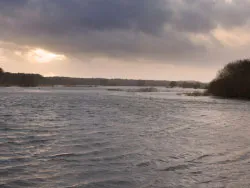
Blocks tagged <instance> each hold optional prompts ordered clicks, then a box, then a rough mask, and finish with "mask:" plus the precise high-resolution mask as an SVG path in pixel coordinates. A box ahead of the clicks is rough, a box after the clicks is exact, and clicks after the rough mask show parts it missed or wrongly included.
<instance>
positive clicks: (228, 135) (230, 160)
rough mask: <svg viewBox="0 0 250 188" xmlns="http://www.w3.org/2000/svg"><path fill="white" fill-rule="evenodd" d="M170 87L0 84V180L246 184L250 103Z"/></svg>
mask: <svg viewBox="0 0 250 188" xmlns="http://www.w3.org/2000/svg"><path fill="white" fill-rule="evenodd" d="M178 92H182V90H181V89H179V90H178V89H177V90H167V89H165V90H164V89H162V90H161V92H157V93H136V92H123V91H107V90H106V89H105V88H101V87H97V88H40V89H39V88H34V89H23V88H0V187H1V188H7V187H8V188H28V187H32V188H38V187H39V188H57V187H58V188H71V187H72V188H78V187H79V188H165V187H173V188H182V187H194V188H195V187H197V188H200V187H201V188H203V187H229V188H234V187H235V188H238V187H250V146H249V144H250V115H249V114H250V102H247V101H239V100H225V99H216V98H211V97H187V96H181V95H176V93H178Z"/></svg>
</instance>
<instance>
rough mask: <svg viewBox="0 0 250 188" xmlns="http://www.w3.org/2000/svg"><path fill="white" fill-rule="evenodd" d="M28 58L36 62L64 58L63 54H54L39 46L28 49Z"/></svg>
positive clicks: (61, 59) (47, 61)
mask: <svg viewBox="0 0 250 188" xmlns="http://www.w3.org/2000/svg"><path fill="white" fill-rule="evenodd" d="M28 58H29V60H30V61H36V62H38V63H49V62H52V61H63V60H65V59H66V57H65V56H64V55H61V54H55V53H52V52H49V51H46V50H43V49H40V48H37V49H34V50H31V51H29V52H28Z"/></svg>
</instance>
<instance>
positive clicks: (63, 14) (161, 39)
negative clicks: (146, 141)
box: [0, 0, 250, 61]
mask: <svg viewBox="0 0 250 188" xmlns="http://www.w3.org/2000/svg"><path fill="white" fill-rule="evenodd" d="M249 8H250V2H249V1H248V0H235V1H233V3H227V2H226V1H223V0H11V1H10V0H1V1H0V25H1V27H0V40H4V41H10V42H14V43H17V44H21V45H31V46H39V47H44V48H46V49H49V50H53V51H55V52H59V53H64V54H67V55H68V56H79V57H80V56H86V55H93V56H94V55H102V56H115V57H118V56H119V57H120V58H123V57H129V56H131V57H135V58H136V57H147V58H154V59H159V58H160V59H164V58H165V59H168V60H175V61H178V60H185V58H188V59H189V60H190V61H191V60H193V59H196V58H197V56H199V57H202V55H203V54H204V53H206V45H205V44H204V45H203V46H201V45H198V44H196V43H194V42H192V40H191V39H190V38H189V34H190V33H194V34H197V33H202V34H208V35H209V33H210V32H211V31H212V30H213V29H214V28H216V27H217V26H218V25H221V26H222V27H226V28H228V27H235V26H242V25H244V24H247V23H248V21H249V18H250V12H249ZM216 45H217V44H216Z"/></svg>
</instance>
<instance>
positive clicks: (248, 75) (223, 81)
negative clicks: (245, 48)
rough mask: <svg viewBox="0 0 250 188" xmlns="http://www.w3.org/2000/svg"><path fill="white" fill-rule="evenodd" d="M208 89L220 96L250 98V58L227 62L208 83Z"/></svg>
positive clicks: (209, 91)
mask: <svg viewBox="0 0 250 188" xmlns="http://www.w3.org/2000/svg"><path fill="white" fill-rule="evenodd" d="M207 91H208V93H210V94H212V95H214V96H219V97H226V98H247V99H250V59H244V60H238V61H234V62H232V63H229V64H227V65H226V66H225V67H224V68H223V69H222V70H220V71H219V73H218V75H217V77H216V78H215V79H214V80H213V81H212V82H211V83H210V84H209V85H208V90H207Z"/></svg>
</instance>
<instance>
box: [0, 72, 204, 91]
mask: <svg viewBox="0 0 250 188" xmlns="http://www.w3.org/2000/svg"><path fill="white" fill-rule="evenodd" d="M54 85H64V86H164V87H182V88H205V87H206V84H204V83H201V82H195V81H176V82H170V81H158V80H132V79H103V78H69V77H43V76H41V75H39V74H23V73H9V72H4V71H3V69H1V68H0V86H21V87H36V86H54Z"/></svg>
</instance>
